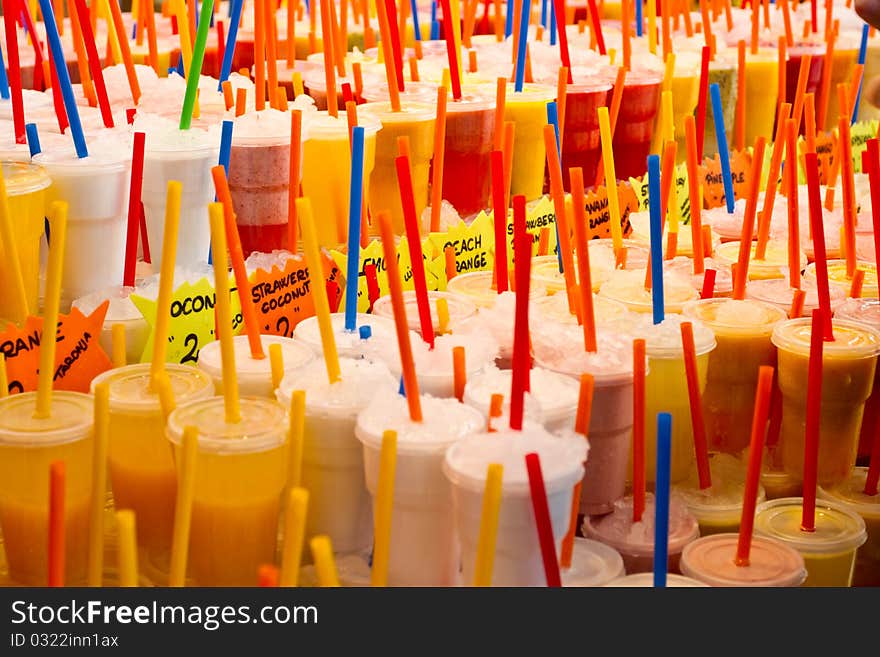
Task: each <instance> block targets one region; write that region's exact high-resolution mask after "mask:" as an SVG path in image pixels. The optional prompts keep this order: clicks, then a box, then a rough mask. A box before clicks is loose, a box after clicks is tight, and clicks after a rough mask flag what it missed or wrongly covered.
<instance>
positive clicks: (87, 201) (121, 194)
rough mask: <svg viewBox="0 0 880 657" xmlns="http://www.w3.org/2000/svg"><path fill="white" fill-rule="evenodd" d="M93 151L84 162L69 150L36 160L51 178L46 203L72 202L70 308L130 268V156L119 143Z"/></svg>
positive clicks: (66, 279)
mask: <svg viewBox="0 0 880 657" xmlns="http://www.w3.org/2000/svg"><path fill="white" fill-rule="evenodd" d="M90 149H91V150H90V151H89V153H90V154H89V157H85V158H78V157H77V156H76V153H75V152H74V151H73V150H66V149H65V150H56V151H51V152H44V153H40V154H39V155H36V156H34V162H35V163H37V164H42V165H43V166H44V167H45V168H46V171H48V173H49V176H50V177H51V178H52V186H51V187H50V188H49V194H48V197H49V198H48V199H47V200H48V201H49V202H50V203H51V201H54V200H56V199H60V200H64V201H67V203H68V214H67V248H66V249H65V253H64V275H63V276H62V279H61V287H62V289H63V293H62V296H63V298H64V299H66V300H67V303H68V304H69V303H70V301H71V300H73V299H75V298H76V297H79V296H82V295H84V294H88V293H89V292H94V291H95V290H97V289H99V288H103V287H107V284H108V283H110V282H112V281H118V282H119V283H121V282H122V273H123V270H124V268H125V236H126V232H127V221H126V215H127V212H128V189H129V173H130V169H131V154H130V153H128V152H126V150H125V146H124V145H123V144H122V143H118V142H114V143H113V144H112V149H111V147H110V145H107V146H106V147H98V145H97V144H93V145H90ZM31 285H33V283H31ZM65 305H66V304H65Z"/></svg>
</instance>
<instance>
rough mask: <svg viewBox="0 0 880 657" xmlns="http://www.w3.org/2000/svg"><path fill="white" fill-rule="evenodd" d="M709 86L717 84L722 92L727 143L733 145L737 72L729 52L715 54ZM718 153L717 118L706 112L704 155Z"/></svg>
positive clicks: (711, 63) (723, 51)
mask: <svg viewBox="0 0 880 657" xmlns="http://www.w3.org/2000/svg"><path fill="white" fill-rule="evenodd" d="M709 84H710V85H713V84H717V85H718V90H719V91H720V92H721V107H722V108H723V114H724V127H725V132H726V134H727V143H728V144H730V143H731V137H732V135H733V127H734V121H735V116H736V91H737V70H736V58H735V57H731V56H730V55H729V54H728V51H725V50H722V51H721V52H716V53H715V59H713V60H711V61H710V62H709ZM717 152H718V139H717V137H716V135H715V117H714V116H713V114H712V112H711V111H708V112H706V127H705V130H704V132H703V154H704V155H710V156H711V155H713V154H715V153H717Z"/></svg>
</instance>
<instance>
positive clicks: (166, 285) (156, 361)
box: [150, 180, 183, 381]
mask: <svg viewBox="0 0 880 657" xmlns="http://www.w3.org/2000/svg"><path fill="white" fill-rule="evenodd" d="M182 194H183V185H181V184H180V183H179V182H178V181H176V180H169V181H168V188H167V194H166V196H165V235H164V238H163V242H162V268H161V270H160V271H159V294H158V296H157V297H156V327H155V329H154V330H153V363H152V365H151V367H150V375H151V380H152V381H155V380H156V373H157V372H164V371H165V354H166V351H167V345H168V325H169V323H170V321H171V293H172V292H173V291H174V261H175V260H176V259H177V232H178V228H179V227H180V197H181V195H182Z"/></svg>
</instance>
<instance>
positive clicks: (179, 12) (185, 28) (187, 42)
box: [171, 0, 195, 77]
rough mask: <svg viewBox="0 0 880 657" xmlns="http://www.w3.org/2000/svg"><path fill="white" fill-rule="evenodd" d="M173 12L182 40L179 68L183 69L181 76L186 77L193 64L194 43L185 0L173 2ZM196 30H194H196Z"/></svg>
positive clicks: (172, 0)
mask: <svg viewBox="0 0 880 657" xmlns="http://www.w3.org/2000/svg"><path fill="white" fill-rule="evenodd" d="M171 11H172V12H173V14H174V17H175V18H176V19H177V29H178V36H179V40H180V58H179V59H178V60H177V65H178V67H182V68H181V71H180V75H181V76H184V77H185V76H186V74H187V72H188V71H189V67H190V63H191V62H192V54H193V52H192V51H193V41H192V36H191V34H192V32H191V31H190V27H189V19H188V18H187V16H186V7H185V6H184V0H171ZM194 29H195V28H193V30H194Z"/></svg>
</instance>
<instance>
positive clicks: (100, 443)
mask: <svg viewBox="0 0 880 657" xmlns="http://www.w3.org/2000/svg"><path fill="white" fill-rule="evenodd" d="M109 433H110V384H109V383H99V384H98V385H96V386H95V444H94V450H93V452H92V497H91V499H90V500H89V551H88V569H87V573H88V575H87V580H86V581H87V582H88V585H89V586H101V583H102V577H103V573H104V498H105V496H106V495H107V441H108V436H109Z"/></svg>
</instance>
